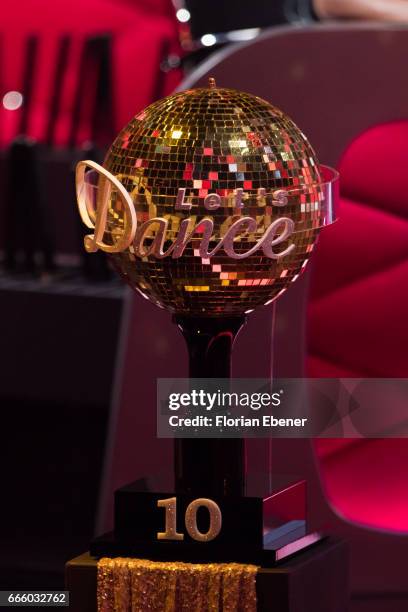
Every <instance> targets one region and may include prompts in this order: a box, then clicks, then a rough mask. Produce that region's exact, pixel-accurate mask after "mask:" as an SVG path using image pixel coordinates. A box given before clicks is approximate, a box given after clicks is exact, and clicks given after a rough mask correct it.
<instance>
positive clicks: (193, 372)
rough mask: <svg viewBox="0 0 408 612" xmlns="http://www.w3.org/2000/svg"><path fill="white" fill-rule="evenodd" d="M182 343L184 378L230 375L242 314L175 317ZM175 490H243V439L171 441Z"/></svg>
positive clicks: (226, 492)
mask: <svg viewBox="0 0 408 612" xmlns="http://www.w3.org/2000/svg"><path fill="white" fill-rule="evenodd" d="M174 322H175V323H176V324H177V325H178V327H179V328H180V330H181V332H182V333H183V336H184V338H185V340H186V343H187V348H188V353H189V376H190V378H191V379H199V378H230V377H231V353H232V347H233V344H234V341H235V338H236V337H237V335H238V333H239V331H240V330H241V328H242V326H243V325H244V324H245V322H246V317H245V316H239V317H220V318H215V317H202V318H200V317H191V316H181V315H175V316H174ZM174 475H175V485H176V491H184V492H188V493H198V494H200V493H201V494H202V492H203V491H205V492H206V493H207V494H211V495H236V496H240V495H243V494H244V488H245V442H244V440H242V439H240V438H237V439H235V438H234V439H223V438H217V439H207V438H197V439H176V440H175V447H174Z"/></svg>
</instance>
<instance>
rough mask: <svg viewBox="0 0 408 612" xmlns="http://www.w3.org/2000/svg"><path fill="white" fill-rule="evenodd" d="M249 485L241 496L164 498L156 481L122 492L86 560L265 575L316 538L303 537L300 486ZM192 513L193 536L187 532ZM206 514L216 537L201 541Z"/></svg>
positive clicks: (278, 482) (284, 482)
mask: <svg viewBox="0 0 408 612" xmlns="http://www.w3.org/2000/svg"><path fill="white" fill-rule="evenodd" d="M249 480H250V482H251V485H250V487H249V486H248V487H247V491H246V494H245V495H242V496H232V495H231V496H227V495H226V496H220V495H212V494H211V492H209V491H203V490H200V494H199V495H198V494H197V493H193V492H191V491H188V492H186V491H177V492H174V491H173V492H172V491H171V489H170V487H163V486H161V485H160V481H159V480H158V479H157V478H150V479H140V480H138V481H136V482H134V483H132V484H130V485H127V486H125V487H122V488H120V489H118V490H117V491H116V492H115V519H114V531H112V532H110V533H107V534H104V535H102V536H99V537H97V538H96V539H94V540H93V541H92V543H91V546H90V553H91V555H92V556H95V557H97V558H100V557H103V556H107V557H117V556H127V557H139V558H148V559H151V560H156V561H170V560H172V561H187V562H193V563H194V562H195V563H201V562H202V563H205V562H220V563H223V562H232V561H236V562H242V563H254V564H256V565H260V566H262V567H271V566H273V565H275V564H276V563H278V562H279V561H283V560H285V559H287V558H288V557H289V556H291V555H293V554H295V553H297V552H299V551H302V550H304V549H306V548H309V547H310V546H312V545H314V544H316V543H317V542H319V541H320V540H321V539H322V538H323V536H322V534H320V533H318V532H313V533H308V531H307V525H306V483H305V481H304V480H294V479H288V478H282V477H280V478H276V477H274V479H273V482H272V483H270V482H268V481H267V479H266V478H265V477H264V476H262V475H258V476H257V477H256V476H251V478H250V479H249ZM169 489H170V491H169ZM166 507H167V509H166ZM192 508H194V511H193V516H194V530H195V531H194V532H192V531H191V529H189V526H188V523H189V522H191V510H192ZM214 508H215V511H216V513H217V521H218V523H217V524H219V529H218V531H217V533H216V534H215V535H214V537H208V538H206V537H202V536H203V535H204V536H205V534H207V532H208V533H210V532H211V521H212V518H211V511H212V510H213V509H214ZM189 509H190V510H189ZM187 516H190V518H189V519H187ZM168 521H170V522H171V525H170V524H168Z"/></svg>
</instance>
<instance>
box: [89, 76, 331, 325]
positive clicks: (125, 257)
mask: <svg viewBox="0 0 408 612" xmlns="http://www.w3.org/2000/svg"><path fill="white" fill-rule="evenodd" d="M104 166H105V168H106V169H107V170H109V171H110V172H111V173H112V174H113V175H114V176H115V177H116V178H117V179H118V180H120V182H121V183H122V184H123V185H124V186H125V188H126V190H127V191H128V192H129V194H130V195H131V197H132V199H133V202H134V206H135V210H136V216H137V223H138V227H141V225H142V224H143V223H146V222H147V221H149V220H150V219H153V218H156V217H158V218H161V219H165V220H166V222H167V224H168V226H167V227H168V229H167V231H166V244H165V246H166V247H167V246H168V245H169V244H171V242H172V241H174V240H175V239H176V236H177V234H178V232H179V229H180V224H181V222H182V221H183V220H184V219H186V218H191V220H192V223H193V224H194V226H196V227H198V230H197V232H196V233H195V234H194V236H193V238H192V239H191V240H190V241H189V243H188V244H187V246H186V248H185V251H184V253H183V255H182V256H181V257H178V258H173V257H171V256H169V257H165V258H162V259H160V258H157V257H155V256H154V255H152V254H148V255H146V256H144V257H143V256H142V257H141V256H139V255H138V253H137V252H136V251H135V248H134V247H133V246H132V245H131V246H130V247H129V248H127V249H126V250H125V251H123V252H120V253H114V254H111V255H109V257H110V258H111V260H112V261H113V263H114V266H115V267H116V268H117V270H118V271H119V273H120V274H121V275H122V276H123V278H124V279H125V280H126V281H127V282H128V284H129V285H130V286H131V287H133V288H134V289H137V290H139V291H140V292H141V293H142V294H143V295H144V296H145V297H147V298H149V299H150V300H151V301H153V302H154V303H155V304H157V305H159V306H161V307H164V308H166V309H167V310H169V311H170V312H177V313H179V314H183V313H184V314H189V315H203V316H219V315H233V314H242V313H243V312H244V311H245V312H247V311H250V310H252V309H253V308H255V307H256V306H259V305H261V304H265V303H268V302H269V301H271V300H272V299H274V298H276V297H277V296H278V295H280V294H281V293H282V292H283V291H285V290H286V289H287V288H288V287H289V286H290V284H291V282H293V281H295V280H296V278H297V277H298V275H299V273H300V272H302V271H303V269H304V267H305V265H306V262H307V261H308V259H309V257H310V255H311V251H312V249H313V246H314V243H315V241H316V238H317V234H318V231H319V228H321V226H322V224H323V216H324V210H323V209H324V203H323V202H322V191H321V189H320V188H319V185H320V184H321V183H320V181H321V174H320V167H319V163H318V160H317V158H316V156H315V153H314V151H313V149H312V147H311V145H310V144H309V142H308V140H307V139H306V137H305V136H304V134H303V133H302V132H301V130H300V129H299V128H298V127H297V126H296V125H295V124H294V123H293V121H292V120H291V119H290V118H289V117H288V116H287V115H285V114H284V113H283V112H282V111H280V110H279V109H277V108H276V107H274V106H272V105H271V104H269V103H268V102H266V101H265V100H262V99H261V98H258V97H257V96H254V95H251V94H248V93H243V92H239V91H235V90H231V89H222V88H217V87H210V88H200V89H192V90H188V91H183V92H180V93H176V94H174V95H172V96H169V97H167V98H164V99H162V100H159V101H158V102H155V103H154V104H152V105H151V106H149V107H148V108H146V109H145V110H144V111H142V112H141V113H139V114H138V115H136V116H135V117H134V118H133V119H132V120H131V121H130V123H129V124H128V125H127V126H126V127H125V128H124V129H123V130H122V132H121V133H120V134H119V136H118V137H117V138H116V140H115V141H114V143H113V145H112V146H111V148H110V150H109V152H108V154H107V156H106V159H105V161H104ZM100 180H101V181H103V179H100ZM180 189H184V190H185V200H186V202H188V203H189V204H191V210H189V211H188V212H186V211H180V210H177V208H176V201H177V195H178V193H179V190H180ZM259 189H264V190H265V192H266V194H269V196H270V195H271V194H272V193H274V191H275V190H285V191H287V193H288V200H287V204H286V205H285V206H282V207H277V206H273V205H271V201H270V199H268V198H264V197H259V195H258V194H259V191H258V190H259ZM237 190H242V194H243V196H242V197H243V199H242V203H243V207H242V209H241V210H240V211H239V214H237V209H236V204H235V199H234V194H236V193H237ZM209 194H217V197H218V196H219V197H220V198H221V200H222V205H221V206H220V207H219V208H217V209H216V210H211V211H209V210H207V209H206V208H205V206H204V200H205V198H206V197H207V196H209ZM240 215H243V216H246V217H250V218H252V219H254V220H256V222H257V229H256V231H253V232H252V231H251V233H247V234H245V232H242V235H240V236H239V237H237V238H236V239H235V241H234V250H235V252H236V253H238V254H240V253H247V252H248V251H249V250H250V249H251V248H252V247H253V246H254V245H255V244H256V243H257V242H258V241H259V240H260V238H261V237H262V236H263V234H264V233H265V231H266V229H267V228H268V227H269V226H270V225H271V223H273V222H274V221H275V220H276V219H278V218H280V217H283V216H284V217H287V218H290V219H291V220H292V221H293V222H294V224H295V230H294V234H293V235H292V236H291V238H290V241H291V243H293V244H294V248H293V250H292V251H291V252H290V254H289V255H288V256H285V257H283V258H282V259H271V258H269V257H267V256H265V254H264V253H263V252H262V249H259V250H256V251H255V252H254V253H252V254H251V255H249V256H248V257H245V258H242V259H233V258H231V257H228V256H227V254H226V253H225V251H224V250H223V249H220V250H219V251H218V252H217V253H216V254H214V256H212V257H211V258H205V257H201V256H200V253H199V244H200V240H201V237H200V228H199V222H200V220H202V219H204V218H209V217H210V218H211V219H212V221H213V223H214V231H213V235H212V238H211V242H210V251H212V249H214V247H215V246H216V245H217V244H218V243H219V242H220V241H221V239H222V238H223V237H224V236H225V235H226V233H227V232H228V229H229V228H230V227H231V225H232V224H233V223H234V222H235V221H236V220H237V219H239V216H240ZM125 223H126V220H125V217H124V215H123V213H121V205H120V202H118V201H113V202H112V204H111V205H110V208H109V211H108V219H107V228H106V232H105V236H104V240H105V241H106V240H108V241H109V239H111V241H112V242H113V243H114V242H115V232H117V233H119V234H120V233H121V231H123V226H124V224H125ZM157 231H158V230H157V228H156V229H155V228H154V227H150V229H149V232H148V235H147V236H146V239H145V243H146V244H148V243H149V240H150V241H151V242H153V240H154V237H155V232H157ZM109 236H110V238H109ZM286 246H287V241H286V243H285V244H281V245H280V248H278V249H277V250H281V251H283V250H284V248H285V247H286Z"/></svg>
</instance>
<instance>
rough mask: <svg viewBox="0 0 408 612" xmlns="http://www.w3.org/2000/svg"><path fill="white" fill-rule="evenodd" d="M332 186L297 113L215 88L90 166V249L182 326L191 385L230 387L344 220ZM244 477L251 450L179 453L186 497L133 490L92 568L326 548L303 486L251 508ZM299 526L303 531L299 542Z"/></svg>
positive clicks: (234, 442)
mask: <svg viewBox="0 0 408 612" xmlns="http://www.w3.org/2000/svg"><path fill="white" fill-rule="evenodd" d="M325 172H328V170H327V169H324V168H323V167H322V166H320V165H319V163H318V160H317V159H316V155H315V153H314V151H313V149H312V147H311V146H310V144H309V142H308V140H307V139H306V137H305V136H304V135H303V134H302V132H301V131H300V130H299V129H298V127H297V126H296V125H295V124H294V123H293V122H292V121H291V119H289V117H287V116H286V115H285V114H284V113H283V112H281V111H280V110H278V109H277V108H275V107H273V106H271V105H270V104H269V103H268V102H266V101H265V100H262V99H260V98H258V97H256V96H253V95H250V94H247V93H242V92H240V91H235V90H230V89H222V88H218V87H217V86H216V84H215V82H214V80H213V79H210V81H209V86H208V87H207V88H200V89H192V90H188V91H183V92H181V93H176V94H174V95H172V96H169V97H167V98H164V99H162V100H159V101H158V102H155V103H154V104H152V105H151V106H149V107H148V108H146V109H145V110H144V111H142V112H141V113H139V114H138V115H136V116H135V117H134V118H133V119H132V120H131V122H130V123H129V124H128V125H127V126H126V127H125V128H124V129H123V130H122V132H121V133H120V134H119V136H118V137H117V139H116V140H115V142H114V143H113V145H112V147H111V148H110V150H109V152H108V154H107V156H106V159H105V162H104V164H103V167H102V166H99V165H98V164H96V163H94V162H91V161H81V162H80V163H79V164H78V166H77V175H76V180H77V197H78V205H79V210H80V214H81V217H82V220H83V221H84V223H85V224H86V225H87V227H89V228H90V229H92V231H93V233H91V234H89V235H87V236H86V237H85V248H86V250H87V251H88V252H94V251H97V250H98V249H100V250H102V251H105V252H106V253H108V255H109V258H110V259H111V261H112V263H113V265H114V267H115V268H116V270H117V271H118V272H119V274H120V275H121V276H122V277H123V278H124V280H125V281H126V282H127V283H128V284H129V285H130V286H131V287H132V288H133V289H135V290H137V291H139V292H140V293H142V294H143V295H144V296H145V297H146V298H148V299H149V300H150V301H152V302H153V303H154V304H156V305H157V306H160V307H162V308H165V309H166V310H168V311H169V312H171V313H173V318H174V321H175V322H176V324H177V325H178V327H179V328H180V329H181V331H182V333H183V335H184V337H185V339H186V341H187V346H188V350H189V359H190V378H191V379H197V378H207V379H208V378H210V379H211V378H228V377H230V361H231V349H232V345H233V342H234V339H235V337H236V335H237V333H238V332H239V330H240V328H241V327H242V325H243V324H244V322H245V318H246V316H247V315H248V313H250V312H251V311H252V310H253V309H254V308H256V307H257V306H261V305H263V304H269V303H271V302H272V301H273V300H275V299H276V298H278V297H279V296H280V295H281V294H282V293H283V292H284V291H285V290H286V289H287V288H288V287H289V286H290V285H291V283H292V282H294V281H295V280H296V279H297V277H298V276H299V274H300V273H301V272H302V271H303V269H304V267H305V265H306V263H307V261H308V259H309V257H310V255H311V252H312V250H313V247H314V244H315V241H316V238H317V235H318V233H319V231H320V229H321V228H322V227H323V226H324V225H327V224H329V223H331V221H332V220H333V198H334V195H335V192H334V189H333V185H334V184H335V180H336V177H335V173H334V171H333V174H332V176H331V180H329V181H326V180H325V179H327V176H324V173H325ZM244 467H245V466H244V441H243V440H242V439H235V438H234V439H207V438H200V439H176V440H175V470H174V471H175V487H174V490H173V491H167V492H163V491H157V490H156V491H148V490H147V489H146V487H145V486H144V487H143V486H139V485H138V484H137V483H136V484H133V485H129V486H128V487H123V488H122V489H120V490H118V491H117V492H116V494H115V530H114V532H113V533H112V534H108V535H105V536H101V537H99V538H97V539H96V540H95V541H94V542H93V543H92V545H91V554H93V555H95V556H102V555H108V556H116V555H125V556H126V555H127V556H142V557H147V558H150V559H162V560H163V559H179V560H185V561H233V560H234V561H244V562H249V563H258V564H261V565H262V564H271V563H272V564H273V563H275V562H276V561H277V560H278V559H279V558H283V557H284V553H283V552H282V551H283V547H284V546H283V545H285V546H286V544H288V542H289V543H292V544H293V542H294V540H296V541H297V542H300V543H299V544H298V545H297V548H296V546H295V547H293V546H292V548H290V549H288V550H291V551H292V552H293V551H294V550H299V549H301V548H302V546H303V545H306V544H307V543H309V544H310V543H311V542H312V541H316V537H317V536H315V539H313V537H312V536H310V534H309V536H307V534H306V533H305V532H304V531H302V532H301V533H299V529H298V527H299V524H301V527H302V529H304V523H305V513H304V508H305V492H304V483H303V482H298V483H294V484H292V485H291V486H289V487H283V488H282V489H281V490H277V491H268V492H267V493H266V494H262V495H258V496H256V495H249V494H248V489H247V486H246V483H245V469H244ZM202 507H203V508H204V510H200V508H202ZM288 507H289V510H288ZM279 516H280V519H281V520H280V522H279V521H278V523H277V519H278V517H279ZM282 517H283V518H282ZM164 522H165V527H164ZM284 523H286V524H287V523H291V524H292V523H296V525H297V531H296V530H295V532H296V533H295V534H293V533H291V534H289V535H288V534H287V533H286V536H287V537H286V539H285V531H282V525H283V524H284ZM277 524H278V527H279V529H277V531H276V527H277ZM182 527H183V528H182ZM274 534H277V537H276V538H275V535H274ZM302 536H304V537H303V538H302ZM288 537H289V540H288V539H287V538H288ZM307 537H309V539H307ZM305 538H306V539H305ZM282 542H283V545H282ZM279 551H280V555H281V556H280V557H279Z"/></svg>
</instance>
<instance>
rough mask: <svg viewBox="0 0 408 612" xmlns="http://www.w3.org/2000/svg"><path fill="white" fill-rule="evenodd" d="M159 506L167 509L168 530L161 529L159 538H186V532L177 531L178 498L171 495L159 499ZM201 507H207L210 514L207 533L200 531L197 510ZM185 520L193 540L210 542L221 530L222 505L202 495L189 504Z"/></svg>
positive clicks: (166, 525)
mask: <svg viewBox="0 0 408 612" xmlns="http://www.w3.org/2000/svg"><path fill="white" fill-rule="evenodd" d="M157 507H158V508H164V509H165V510H166V519H165V520H166V524H165V527H166V531H159V533H158V534H157V539H158V540H184V533H177V525H176V520H177V512H176V509H177V498H176V497H169V498H168V499H159V500H158V501H157ZM201 507H203V508H207V510H208V512H209V515H210V526H209V528H208V531H207V532H206V533H203V532H202V531H199V529H198V527H197V511H198V509H199V508H201ZM184 521H185V525H186V530H187V533H188V535H189V536H190V537H191V538H192V539H193V540H196V541H197V542H210V541H211V540H214V538H216V537H217V535H218V534H219V533H220V531H221V526H222V515H221V510H220V507H219V506H218V505H217V504H216V503H215V502H214V501H212V499H206V498H205V497H200V498H198V499H195V500H194V501H192V502H191V504H189V505H188V506H187V509H186V513H185V517H184Z"/></svg>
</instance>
